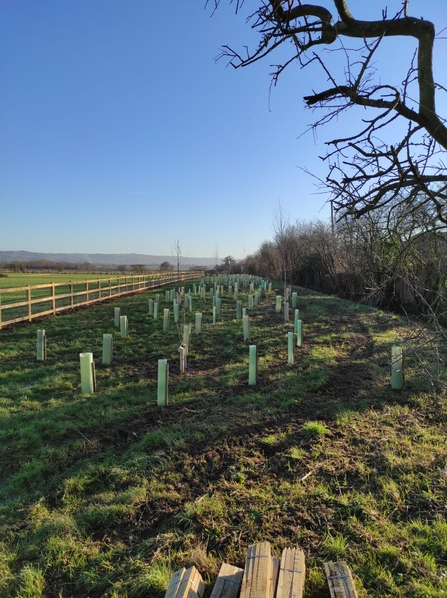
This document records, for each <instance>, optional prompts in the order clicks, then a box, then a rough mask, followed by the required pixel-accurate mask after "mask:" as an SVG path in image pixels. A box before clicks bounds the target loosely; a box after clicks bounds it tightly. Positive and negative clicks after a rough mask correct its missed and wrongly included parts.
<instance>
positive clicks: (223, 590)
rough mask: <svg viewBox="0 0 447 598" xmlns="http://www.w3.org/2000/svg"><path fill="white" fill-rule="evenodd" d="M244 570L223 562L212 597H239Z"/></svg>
mask: <svg viewBox="0 0 447 598" xmlns="http://www.w3.org/2000/svg"><path fill="white" fill-rule="evenodd" d="M243 574H244V570H243V569H240V568H239V567H234V566H233V565H229V564H228V563H223V564H222V566H221V568H220V571H219V575H218V577H217V579H216V583H215V584H214V588H213V591H212V593H211V596H210V598H237V596H238V594H239V588H240V587H241V583H242V575H243Z"/></svg>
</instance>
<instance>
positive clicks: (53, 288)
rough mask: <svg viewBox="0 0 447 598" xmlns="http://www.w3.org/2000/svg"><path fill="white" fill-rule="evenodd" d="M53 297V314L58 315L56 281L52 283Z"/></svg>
mask: <svg viewBox="0 0 447 598" xmlns="http://www.w3.org/2000/svg"><path fill="white" fill-rule="evenodd" d="M51 299H52V303H53V315H56V286H55V284H54V282H52V283H51Z"/></svg>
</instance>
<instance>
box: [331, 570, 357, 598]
mask: <svg viewBox="0 0 447 598" xmlns="http://www.w3.org/2000/svg"><path fill="white" fill-rule="evenodd" d="M324 570H325V573H326V577H327V582H328V585H329V591H330V593H331V598H357V592H356V591H355V587H354V582H353V581H352V575H351V571H350V570H349V567H348V565H347V564H346V563H345V562H344V561H339V562H337V563H324Z"/></svg>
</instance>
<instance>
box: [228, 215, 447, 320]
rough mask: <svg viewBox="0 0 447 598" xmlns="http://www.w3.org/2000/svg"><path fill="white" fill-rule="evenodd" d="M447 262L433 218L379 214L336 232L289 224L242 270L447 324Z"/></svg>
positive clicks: (446, 247) (446, 246)
mask: <svg viewBox="0 0 447 598" xmlns="http://www.w3.org/2000/svg"><path fill="white" fill-rule="evenodd" d="M446 261H447V237H446V233H445V227H441V226H438V223H437V222H436V221H435V220H433V218H430V217H429V215H427V214H424V212H423V211H422V212H421V211H419V212H418V213H415V214H405V215H402V217H399V214H398V213H393V214H391V215H390V214H382V213H380V212H379V211H376V212H374V213H371V214H369V215H366V216H364V217H362V218H360V219H358V220H343V221H342V222H340V223H338V224H333V225H331V224H327V223H324V222H321V221H314V222H295V223H290V222H288V221H286V220H284V219H282V220H281V221H279V222H277V223H276V225H275V226H274V238H273V239H272V240H271V241H264V242H263V243H262V244H261V246H260V247H259V249H258V251H257V252H256V253H254V254H252V255H250V256H248V257H247V258H246V259H245V260H244V262H243V263H242V267H243V270H244V271H245V272H248V273H250V274H257V275H261V276H267V277H270V278H276V279H282V280H283V281H284V283H285V284H286V285H300V286H303V287H306V288H310V289H314V290H317V291H321V292H323V293H329V294H335V295H338V296H340V297H344V298H349V299H352V300H354V301H361V302H364V303H366V304H369V305H372V306H375V307H380V308H386V309H391V310H393V311H399V312H406V313H412V314H416V313H417V314H425V315H430V314H432V315H434V314H436V315H437V316H438V317H439V316H443V319H444V320H445V319H446V318H445V317H444V311H445V304H446V301H445V299H446V284H447V273H446ZM239 265H241V264H239Z"/></svg>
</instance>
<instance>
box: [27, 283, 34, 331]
mask: <svg viewBox="0 0 447 598" xmlns="http://www.w3.org/2000/svg"><path fill="white" fill-rule="evenodd" d="M26 300H27V301H28V322H31V320H32V319H33V318H32V307H31V285H28V290H27V291H26Z"/></svg>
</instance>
